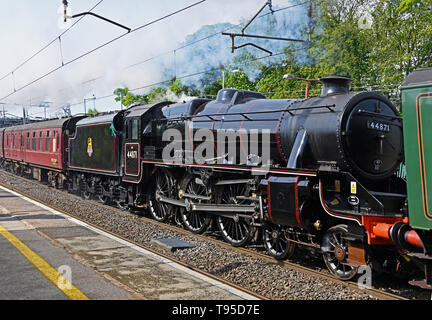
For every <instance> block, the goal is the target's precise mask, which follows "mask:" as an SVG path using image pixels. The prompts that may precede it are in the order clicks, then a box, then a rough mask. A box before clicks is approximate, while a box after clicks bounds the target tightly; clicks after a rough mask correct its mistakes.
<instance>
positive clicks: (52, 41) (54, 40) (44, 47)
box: [0, 0, 104, 81]
mask: <svg viewBox="0 0 432 320" xmlns="http://www.w3.org/2000/svg"><path fill="white" fill-rule="evenodd" d="M103 1H104V0H100V1H99V2H98V3H96V4H95V5H94V6H93V7H92V8H90V10H89V12H91V11H93V10H94V9H95V8H96V7H97V6H99V5H100V4H101V3H102V2H103ZM83 18H84V17H81V18H79V19H78V20H77V21H75V22H74V23H73V24H72V25H71V26H70V27H69V28H67V29H66V30H64V31H63V32H62V33H61V34H59V35H58V36H57V37H55V38H54V39H53V40H51V41H50V42H48V43H47V44H46V45H44V46H43V47H42V48H41V49H39V50H38V51H36V52H35V53H34V54H32V55H31V56H30V57H29V58H27V59H26V60H25V61H23V62H22V63H20V64H19V65H18V66H16V67H15V68H14V69H13V70H12V71H10V72H8V73H7V74H6V75H4V76H3V77H1V78H0V81H1V80H3V79H5V78H7V77H8V76H10V75H13V74H14V72H16V71H17V70H19V69H20V68H21V67H23V66H24V65H25V64H27V63H28V62H29V61H30V60H32V59H33V58H35V57H36V56H37V55H39V54H40V53H42V52H43V51H45V50H46V49H47V48H48V47H50V46H51V45H52V44H53V43H55V42H56V41H60V38H61V37H62V36H63V35H65V34H66V33H67V32H68V31H69V30H70V29H72V28H73V27H74V26H75V25H76V24H78V23H79V22H80V21H81V20H82V19H83Z"/></svg>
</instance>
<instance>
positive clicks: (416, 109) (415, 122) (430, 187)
mask: <svg viewBox="0 0 432 320" xmlns="http://www.w3.org/2000/svg"><path fill="white" fill-rule="evenodd" d="M401 91H402V113H403V130H404V145H405V164H406V174H407V187H408V208H409V219H410V225H411V227H412V228H415V229H423V230H432V166H431V165H432V68H426V69H419V70H415V71H414V72H413V73H411V74H410V75H409V76H408V77H407V78H406V79H405V81H404V82H403V83H402V87H401Z"/></svg>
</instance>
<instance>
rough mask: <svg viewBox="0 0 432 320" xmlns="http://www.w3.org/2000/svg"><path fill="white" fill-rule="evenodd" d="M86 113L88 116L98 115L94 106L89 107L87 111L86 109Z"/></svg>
mask: <svg viewBox="0 0 432 320" xmlns="http://www.w3.org/2000/svg"><path fill="white" fill-rule="evenodd" d="M87 114H88V115H89V116H96V115H98V114H99V111H98V110H97V109H96V108H94V109H91V108H90V109H89V110H88V111H87Z"/></svg>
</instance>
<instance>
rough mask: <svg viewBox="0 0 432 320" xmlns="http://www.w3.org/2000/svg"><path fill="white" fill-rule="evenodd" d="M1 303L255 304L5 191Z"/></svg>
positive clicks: (0, 221)
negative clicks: (54, 301) (194, 301)
mask: <svg viewBox="0 0 432 320" xmlns="http://www.w3.org/2000/svg"><path fill="white" fill-rule="evenodd" d="M0 252H1V255H0V274H1V276H0V288H1V290H0V300H67V299H74V300H86V299H90V300H130V299H144V300H243V299H246V300H254V299H256V298H255V297H253V296H250V295H248V294H246V293H244V292H242V291H240V290H237V289H236V288H232V287H230V286H228V285H227V284H224V283H221V282H218V281H217V280H214V279H211V278H209V277H207V276H205V275H202V274H199V273H197V272H195V271H192V270H190V269H188V268H185V267H183V266H181V265H178V264H177V263H175V262H173V261H171V260H168V259H166V258H163V257H160V256H158V255H156V254H154V253H152V252H149V251H147V250H145V249H142V248H140V247H137V246H135V245H134V244H131V243H129V242H127V241H125V240H122V239H120V238H117V237H115V236H113V235H111V234H108V233H105V232H103V231H101V230H99V229H96V228H93V227H91V226H89V225H86V224H85V223H83V222H81V221H79V220H76V219H74V218H71V217H68V216H66V215H64V214H62V213H60V212H57V211H55V210H53V209H51V208H49V207H45V206H44V205H42V204H39V203H37V202H35V201H33V200H31V199H28V198H26V197H23V196H21V195H19V194H17V193H15V192H13V191H10V190H8V189H5V188H2V187H1V188H0Z"/></svg>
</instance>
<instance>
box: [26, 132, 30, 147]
mask: <svg viewBox="0 0 432 320" xmlns="http://www.w3.org/2000/svg"><path fill="white" fill-rule="evenodd" d="M26 144H27V146H26V147H27V149H30V132H27V139H26Z"/></svg>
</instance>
